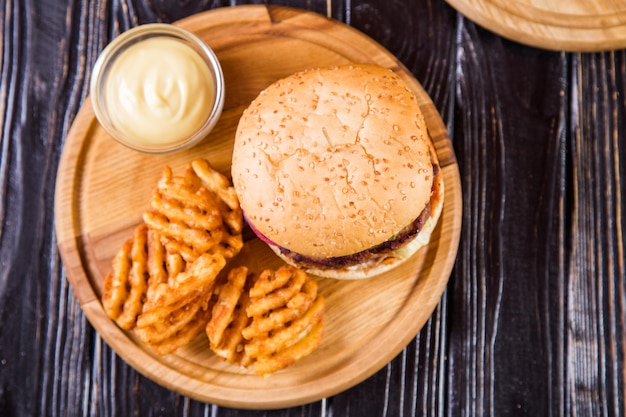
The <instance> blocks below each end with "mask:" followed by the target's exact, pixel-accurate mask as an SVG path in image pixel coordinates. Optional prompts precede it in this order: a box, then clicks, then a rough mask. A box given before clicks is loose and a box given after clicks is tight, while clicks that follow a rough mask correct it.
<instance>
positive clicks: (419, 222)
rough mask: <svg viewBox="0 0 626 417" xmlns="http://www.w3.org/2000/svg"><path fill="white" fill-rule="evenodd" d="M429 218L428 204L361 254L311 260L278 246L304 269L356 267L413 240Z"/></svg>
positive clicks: (282, 252)
mask: <svg viewBox="0 0 626 417" xmlns="http://www.w3.org/2000/svg"><path fill="white" fill-rule="evenodd" d="M429 216H430V203H429V204H426V207H424V209H423V210H422V212H421V213H420V215H419V216H417V218H416V219H415V220H414V221H413V222H412V223H411V224H409V225H408V226H407V227H405V228H404V229H402V230H401V231H400V232H399V233H398V234H397V235H395V236H394V237H393V238H391V239H389V240H386V241H385V242H383V243H381V244H379V245H376V246H374V247H371V248H369V249H366V250H364V251H361V252H357V253H354V254H352V255H346V256H336V257H330V258H312V257H310V256H305V255H301V254H299V253H295V252H291V251H290V250H289V249H286V248H283V247H282V246H279V249H280V252H281V254H283V255H284V256H286V257H287V258H289V259H291V260H293V261H294V262H296V263H297V264H298V265H300V266H302V267H304V268H316V269H339V268H343V267H347V266H352V265H358V264H361V263H364V262H367V261H371V260H373V259H376V258H378V257H379V256H382V255H385V254H387V253H390V252H393V251H395V250H396V249H398V248H399V247H401V246H402V245H404V244H405V243H406V242H408V241H410V240H411V239H413V238H415V236H417V234H418V233H419V232H420V230H421V229H422V227H423V226H424V224H425V223H426V220H428V217H429Z"/></svg>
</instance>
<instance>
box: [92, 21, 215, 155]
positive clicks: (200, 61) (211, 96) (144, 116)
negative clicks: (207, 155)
mask: <svg viewBox="0 0 626 417" xmlns="http://www.w3.org/2000/svg"><path fill="white" fill-rule="evenodd" d="M90 98H91V103H92V106H93V109H94V113H95V115H96V118H97V119H98V121H99V123H100V125H101V126H102V127H103V128H104V130H105V131H106V132H107V133H108V134H109V135H110V136H111V137H112V138H113V139H115V140H117V141H118V142H119V143H121V144H123V145H125V146H127V147H128V148H131V149H134V150H137V151H141V152H147V153H166V152H174V151H178V150H181V149H185V148H188V147H191V146H193V145H195V144H197V143H198V142H200V141H201V140H203V139H204V138H206V137H207V135H208V134H209V132H210V131H211V130H212V129H213V127H214V126H215V124H216V123H217V121H218V119H219V117H220V115H221V113H222V108H223V105H224V76H223V73H222V69H221V66H220V63H219V61H218V59H217V57H216V55H215V53H214V52H213V50H212V49H211V48H210V47H209V46H208V45H207V44H206V43H205V42H203V41H202V40H201V39H200V38H198V37H197V36H196V35H194V34H193V33H191V32H189V31H187V30H185V29H182V28H180V27H177V26H174V25H171V24H165V23H152V24H145V25H141V26H137V27H135V28H133V29H130V30H128V31H126V32H124V33H122V34H121V35H119V36H118V37H117V38H115V39H114V40H113V41H111V43H109V44H108V45H107V46H106V47H105V48H104V50H103V51H102V53H101V54H100V56H99V57H98V59H97V60H96V63H95V65H94V68H93V72H92V76H91V83H90Z"/></svg>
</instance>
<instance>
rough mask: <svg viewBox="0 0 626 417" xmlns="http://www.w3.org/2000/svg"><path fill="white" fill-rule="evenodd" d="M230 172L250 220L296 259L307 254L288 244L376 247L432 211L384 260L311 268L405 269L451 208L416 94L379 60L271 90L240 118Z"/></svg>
mask: <svg viewBox="0 0 626 417" xmlns="http://www.w3.org/2000/svg"><path fill="white" fill-rule="evenodd" d="M232 178H233V183H234V185H235V189H236V191H237V195H238V197H239V200H240V203H241V206H242V209H243V211H244V213H245V215H246V218H247V221H248V223H249V224H250V226H251V227H252V228H253V230H255V232H257V234H259V235H260V236H262V237H263V238H264V240H266V241H267V242H268V243H270V246H271V247H272V249H273V250H274V251H275V252H276V253H277V254H278V255H279V256H281V257H283V258H284V259H285V260H286V261H287V262H289V263H291V264H298V261H295V260H294V258H293V257H289V256H285V254H286V253H292V254H293V253H295V254H298V256H299V257H300V258H306V259H328V258H333V259H335V258H342V257H343V258H345V257H350V256H351V255H354V254H357V253H363V252H367V251H369V250H370V249H371V248H373V247H377V246H380V245H381V244H384V243H385V242H387V241H389V240H390V239H394V238H395V237H396V236H398V235H399V234H401V233H403V231H405V230H406V229H407V226H410V225H412V224H414V223H415V221H416V219H417V218H418V217H420V215H422V216H421V217H422V218H423V219H425V221H424V222H422V223H423V224H422V223H420V227H419V233H418V234H417V235H416V236H411V238H410V239H409V238H407V239H405V240H406V241H405V242H404V243H403V245H402V247H398V248H393V251H387V253H386V256H385V257H378V258H376V259H374V260H370V259H360V261H359V263H357V264H353V265H340V266H339V265H338V266H330V267H329V266H328V265H325V266H323V267H321V268H318V267H315V266H312V265H308V266H307V267H305V269H308V270H309V272H311V273H314V274H316V275H321V276H332V277H335V278H365V277H369V276H373V275H376V274H379V273H382V272H385V271H387V270H389V269H391V268H393V267H395V266H397V265H398V264H399V263H401V262H402V261H403V260H404V259H406V257H408V256H410V255H412V254H413V253H414V252H415V251H417V250H418V249H419V248H420V247H422V246H423V245H424V244H426V243H428V239H429V236H430V233H431V232H432V229H433V228H434V226H435V225H436V223H437V219H438V218H439V214H440V213H441V207H442V205H443V180H442V175H441V172H440V170H439V169H438V161H437V155H436V153H435V151H434V148H433V145H432V141H431V139H430V136H429V134H428V130H427V127H426V124H425V121H424V116H423V115H422V113H421V111H420V108H419V106H418V104H417V101H416V99H415V96H414V95H413V93H412V92H411V91H410V90H409V89H408V88H407V86H406V85H405V83H404V82H403V81H402V79H401V78H400V77H399V76H398V75H396V74H395V73H394V72H392V71H390V70H388V69H385V68H382V67H379V66H375V65H364V64H359V65H346V66H338V67H332V68H320V69H314V70H308V71H303V72H299V73H296V74H294V75H292V76H289V77H287V78H284V79H282V80H279V81H277V82H275V83H274V84H272V85H270V86H269V87H267V88H266V89H265V90H264V91H262V92H261V93H260V95H259V96H258V97H257V98H256V99H255V100H254V101H252V103H251V104H250V106H249V107H248V108H247V109H246V110H245V111H244V113H243V115H242V117H241V119H240V121H239V125H238V127H237V132H236V138H235V144H234V150H233V161H232ZM433 193H435V194H436V198H435V199H431V196H432V195H433ZM431 200H432V202H431ZM423 212H426V215H425V216H424V215H423ZM411 242H412V243H411ZM420 242H421V243H420ZM394 252H398V253H402V254H403V255H402V256H400V255H398V256H395V255H393V253H394ZM400 258H402V259H400ZM296 266H298V265H296Z"/></svg>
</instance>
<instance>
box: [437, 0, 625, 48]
mask: <svg viewBox="0 0 626 417" xmlns="http://www.w3.org/2000/svg"><path fill="white" fill-rule="evenodd" d="M446 1H447V2H448V3H449V4H450V5H451V6H452V7H454V8H455V9H456V10H458V11H459V12H461V13H462V14H463V15H465V16H466V17H467V18H469V19H471V20H473V21H474V22H476V23H478V24H479V25H481V26H484V27H485V28H487V29H489V30H491V31H493V32H495V33H497V34H499V35H501V36H504V37H506V38H509V39H512V40H514V41H517V42H520V43H524V44H527V45H531V46H536V47H539V48H545V49H552V50H557V51H580V52H584V51H586V52H591V51H604V50H610V49H621V48H624V47H626V0H446Z"/></svg>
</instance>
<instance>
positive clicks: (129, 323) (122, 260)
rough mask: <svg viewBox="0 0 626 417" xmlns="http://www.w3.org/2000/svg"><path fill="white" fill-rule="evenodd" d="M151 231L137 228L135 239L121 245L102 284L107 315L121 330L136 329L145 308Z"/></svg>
mask: <svg viewBox="0 0 626 417" xmlns="http://www.w3.org/2000/svg"><path fill="white" fill-rule="evenodd" d="M147 236H148V228H147V227H146V226H145V225H144V224H142V225H139V226H138V227H136V228H135V231H134V234H133V237H132V238H131V239H128V240H127V241H126V242H124V244H123V245H122V248H121V249H120V250H119V252H118V253H117V254H116V255H115V258H113V265H112V271H111V272H110V273H109V274H107V276H106V277H105V279H104V284H103V294H102V306H103V307H104V311H105V313H106V314H107V315H108V316H109V317H110V318H111V319H113V320H114V321H115V322H116V323H117V325H118V326H120V327H121V328H122V329H125V330H130V329H132V328H133V327H135V320H136V319H137V316H138V315H139V314H140V313H141V310H142V308H143V300H144V297H145V293H146V290H147V286H148V279H149V278H148V268H147V258H148V249H147Z"/></svg>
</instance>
